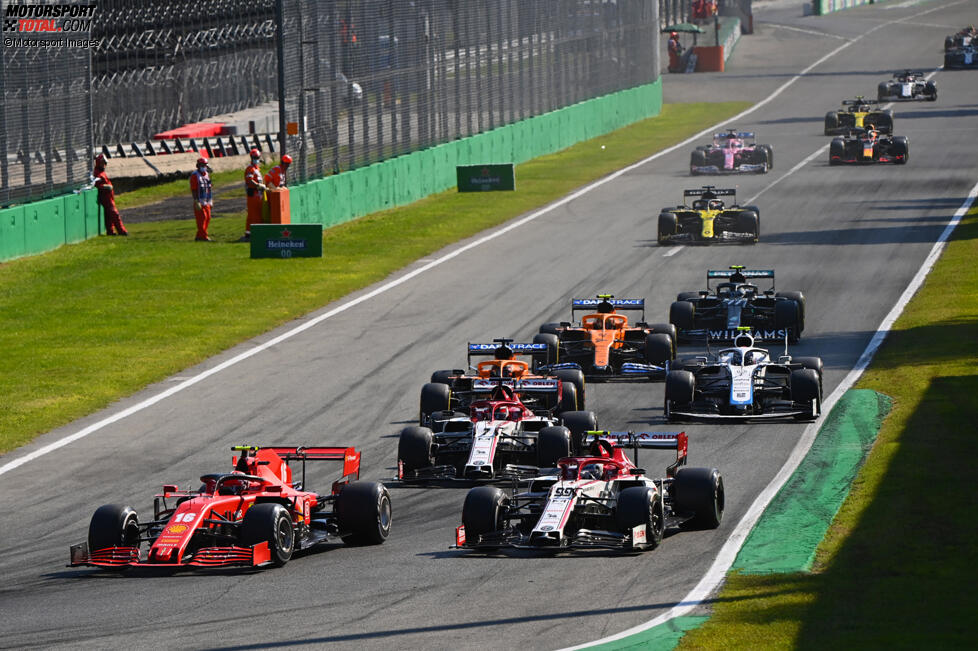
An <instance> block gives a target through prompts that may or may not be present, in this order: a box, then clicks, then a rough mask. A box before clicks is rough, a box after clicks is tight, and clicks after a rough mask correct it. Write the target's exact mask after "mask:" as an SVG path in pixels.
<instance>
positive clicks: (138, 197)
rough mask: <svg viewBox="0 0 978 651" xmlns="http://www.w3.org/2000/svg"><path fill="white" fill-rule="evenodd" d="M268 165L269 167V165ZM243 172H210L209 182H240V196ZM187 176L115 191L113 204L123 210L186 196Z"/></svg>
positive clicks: (216, 183) (216, 186) (220, 184)
mask: <svg viewBox="0 0 978 651" xmlns="http://www.w3.org/2000/svg"><path fill="white" fill-rule="evenodd" d="M268 167H269V168H271V166H270V165H269V166H268ZM263 171H264V170H263ZM109 172H110V173H111V170H109ZM243 173H244V172H243V171H242V170H230V171H228V172H215V173H214V174H211V182H212V183H213V184H214V187H215V188H223V187H225V186H228V185H233V184H240V185H241V186H242V187H241V192H240V194H241V196H244V182H243V181H242V178H243V176H242V174H243ZM188 176H189V174H183V175H181V176H180V178H178V179H174V180H172V181H165V182H163V183H154V184H152V185H147V186H144V187H141V188H136V189H134V190H129V191H128V192H116V197H115V205H116V206H118V208H119V210H120V211H125V210H132V209H134V208H140V207H142V206H148V205H149V204H151V203H156V202H158V201H163V200H164V199H169V198H170V197H182V196H187V195H188V194H189V193H190V186H189V185H188V181H187V177H188ZM224 196H230V195H224ZM122 218H123V220H124V219H125V214H124V213H123V217H122Z"/></svg>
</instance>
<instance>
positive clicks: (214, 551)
mask: <svg viewBox="0 0 978 651" xmlns="http://www.w3.org/2000/svg"><path fill="white" fill-rule="evenodd" d="M271 558H272V557H271V552H270V551H269V549H268V543H267V542H261V543H258V544H257V545H255V546H254V547H236V546H230V547H204V548H201V549H198V550H197V551H196V552H195V553H194V555H193V558H191V559H190V560H189V561H187V562H184V563H150V562H148V561H147V560H146V559H145V558H143V557H142V556H141V555H140V553H139V548H137V547H107V548H105V549H97V550H95V551H94V552H90V551H89V549H88V543H87V542H83V543H79V544H77V545H72V546H71V547H70V548H69V562H68V567H77V566H81V565H87V566H93V567H116V568H124V567H221V566H229V565H245V566H251V567H256V566H260V565H264V564H266V563H268V562H270V561H271Z"/></svg>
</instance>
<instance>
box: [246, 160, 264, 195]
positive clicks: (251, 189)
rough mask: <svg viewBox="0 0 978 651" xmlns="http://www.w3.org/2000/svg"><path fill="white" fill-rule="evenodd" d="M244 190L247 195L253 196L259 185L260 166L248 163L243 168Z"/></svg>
mask: <svg viewBox="0 0 978 651" xmlns="http://www.w3.org/2000/svg"><path fill="white" fill-rule="evenodd" d="M244 179H245V192H246V193H247V195H248V196H249V197H251V196H254V195H255V194H256V193H257V192H258V191H259V189H258V186H259V185H261V168H260V167H258V165H249V166H248V167H246V168H245V175H244Z"/></svg>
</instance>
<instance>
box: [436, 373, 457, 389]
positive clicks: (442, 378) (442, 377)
mask: <svg viewBox="0 0 978 651" xmlns="http://www.w3.org/2000/svg"><path fill="white" fill-rule="evenodd" d="M454 376H455V372H454V371H450V370H449V371H435V372H434V373H432V374H431V382H432V384H447V385H448V386H452V378H453V377H454Z"/></svg>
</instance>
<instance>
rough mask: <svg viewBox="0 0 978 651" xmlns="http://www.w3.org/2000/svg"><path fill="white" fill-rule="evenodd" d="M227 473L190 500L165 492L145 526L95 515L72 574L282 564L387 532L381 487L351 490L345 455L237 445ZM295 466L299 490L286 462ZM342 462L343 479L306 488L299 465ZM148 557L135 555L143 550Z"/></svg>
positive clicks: (348, 451)
mask: <svg viewBox="0 0 978 651" xmlns="http://www.w3.org/2000/svg"><path fill="white" fill-rule="evenodd" d="M232 449H233V450H235V451H237V452H239V453H240V456H237V457H234V458H233V459H232V464H233V471H231V472H220V473H214V474H207V475H203V476H202V477H201V478H200V480H201V482H203V485H202V486H201V487H200V488H199V489H198V490H196V491H192V490H183V491H181V490H179V489H178V488H177V486H176V485H173V484H166V485H164V486H163V492H162V493H161V494H159V495H157V496H156V499H155V501H154V507H153V518H152V519H151V520H149V521H140V520H139V517H138V515H137V514H136V511H135V510H134V509H133V508H132V507H131V506H125V505H121V504H106V505H104V506H101V507H99V508H98V509H97V510H96V511H95V514H94V515H93V516H92V519H91V522H90V524H89V527H88V540H87V541H86V542H84V543H79V544H77V545H72V546H71V550H70V565H92V566H96V567H104V568H116V569H120V568H127V567H133V566H150V567H168V568H182V567H217V566H225V565H246V566H262V565H269V564H271V565H278V566H281V565H285V563H286V562H288V561H289V559H290V558H291V557H292V554H293V552H295V551H296V550H298V549H306V548H309V547H312V546H313V545H317V544H319V543H323V542H328V541H333V540H335V539H341V540H342V541H343V542H344V543H349V544H364V543H367V544H378V543H382V542H384V540H385V539H386V538H387V536H388V534H389V533H390V527H391V501H390V495H389V494H388V492H387V489H386V488H385V487H384V485H383V484H381V483H379V482H371V481H357V480H358V479H359V477H360V453H359V452H358V451H357V450H355V449H354V448H352V447H274V446H272V447H265V446H261V447H259V446H235V447H234V448H232ZM296 461H299V462H301V463H302V478H301V481H296V480H295V479H294V478H293V475H292V468H291V467H290V466H289V464H290V463H291V462H296ZM318 461H340V462H342V464H343V475H342V476H341V477H340V478H339V479H338V480H336V481H334V482H333V484H332V486H331V487H330V488H328V489H327V490H326V491H322V492H313V491H309V490H306V489H305V480H306V463H307V462H318ZM144 544H145V545H147V546H148V549H147V550H146V551H145V553H144V552H143V545H144Z"/></svg>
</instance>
